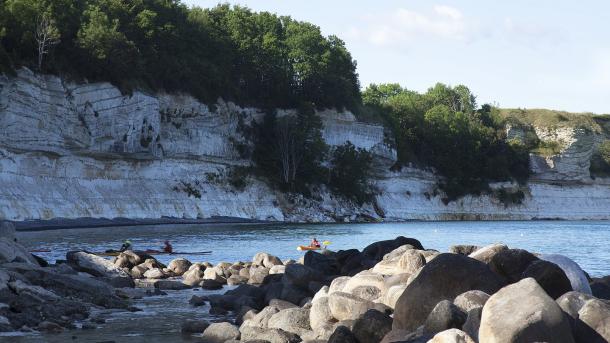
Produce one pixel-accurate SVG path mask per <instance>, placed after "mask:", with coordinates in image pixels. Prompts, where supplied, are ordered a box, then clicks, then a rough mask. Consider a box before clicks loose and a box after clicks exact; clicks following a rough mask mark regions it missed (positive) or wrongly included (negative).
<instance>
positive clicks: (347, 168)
mask: <svg viewBox="0 0 610 343" xmlns="http://www.w3.org/2000/svg"><path fill="white" fill-rule="evenodd" d="M372 166H373V156H372V155H371V153H370V152H368V151H366V150H364V149H361V148H358V149H357V148H356V147H355V146H354V145H353V144H352V143H351V142H349V141H348V142H347V143H346V144H344V145H341V146H338V147H337V148H336V149H335V150H334V151H333V153H332V159H331V167H330V173H329V174H330V175H329V176H330V182H329V186H330V188H331V189H332V190H333V191H334V192H335V193H337V194H340V195H342V196H344V197H346V198H348V199H351V200H353V201H355V202H356V203H358V204H360V205H362V204H363V203H366V202H370V201H371V200H372V199H373V196H374V191H373V188H372V186H371V184H370V179H371V176H372V175H371V169H372Z"/></svg>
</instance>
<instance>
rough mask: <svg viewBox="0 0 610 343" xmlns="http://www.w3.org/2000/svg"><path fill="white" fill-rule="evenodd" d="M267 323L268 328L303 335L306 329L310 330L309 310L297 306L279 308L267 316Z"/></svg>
mask: <svg viewBox="0 0 610 343" xmlns="http://www.w3.org/2000/svg"><path fill="white" fill-rule="evenodd" d="M267 325H268V327H269V328H270V329H282V330H284V331H286V332H290V333H293V334H295V335H298V336H303V335H304V334H305V333H307V332H308V331H311V326H310V325H309V310H308V309H302V308H299V307H294V308H288V309H285V310H281V311H279V312H278V313H276V314H274V315H272V316H271V318H269V322H268V323H267Z"/></svg>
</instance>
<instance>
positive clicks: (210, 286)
mask: <svg viewBox="0 0 610 343" xmlns="http://www.w3.org/2000/svg"><path fill="white" fill-rule="evenodd" d="M222 286H223V283H222V282H218V281H216V280H210V279H203V280H202V281H201V282H200V283H199V287H201V288H203V289H207V290H216V289H222Z"/></svg>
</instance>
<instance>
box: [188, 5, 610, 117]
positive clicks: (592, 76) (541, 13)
mask: <svg viewBox="0 0 610 343" xmlns="http://www.w3.org/2000/svg"><path fill="white" fill-rule="evenodd" d="M185 2H186V3H188V4H191V5H198V6H201V7H211V6H214V5H216V4H218V3H219V1H218V0H185ZM222 2H225V1H222ZM226 2H228V3H231V4H240V5H245V6H247V7H249V8H251V9H253V10H256V11H270V12H274V13H277V14H281V15H290V16H291V17H293V18H295V19H297V20H304V21H309V22H312V23H314V24H316V25H318V26H320V27H321V29H322V32H323V33H324V34H325V35H329V34H335V35H337V36H339V37H340V38H341V39H343V40H344V41H345V42H346V45H347V47H348V49H349V50H350V51H351V53H352V56H353V57H354V58H355V59H356V61H357V62H358V73H359V74H360V82H361V84H362V86H363V87H365V86H366V85H368V84H369V83H372V82H374V83H384V82H398V83H400V84H402V85H403V86H405V87H407V88H409V89H413V90H418V91H424V90H426V89H427V88H428V87H429V86H432V85H433V84H434V83H436V82H444V83H448V84H451V85H456V84H464V85H466V86H468V87H470V89H471V90H472V91H473V92H474V93H475V94H477V96H478V102H479V103H485V102H490V103H496V104H498V105H500V106H502V107H526V108H551V109H558V110H566V111H574V112H584V111H590V112H596V113H610V1H607V0H598V1H593V0H590V1H564V0H536V1H531V0H510V1H500V0H485V1H483V0H481V1H473V0H446V1H430V0H403V1H398V0H378V1H364V0H352V1H348V0H335V1H331V0H326V1H322V0H307V1H304V0H300V1H297V0H232V1H226Z"/></svg>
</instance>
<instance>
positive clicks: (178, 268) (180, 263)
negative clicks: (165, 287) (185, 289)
mask: <svg viewBox="0 0 610 343" xmlns="http://www.w3.org/2000/svg"><path fill="white" fill-rule="evenodd" d="M191 264H192V263H191V261H189V260H187V259H185V258H177V259H174V260H172V261H171V262H170V263H169V264H168V265H167V268H168V269H169V270H171V271H172V272H174V274H176V275H182V274H184V273H186V272H187V271H188V270H189V268H190V267H191Z"/></svg>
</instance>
